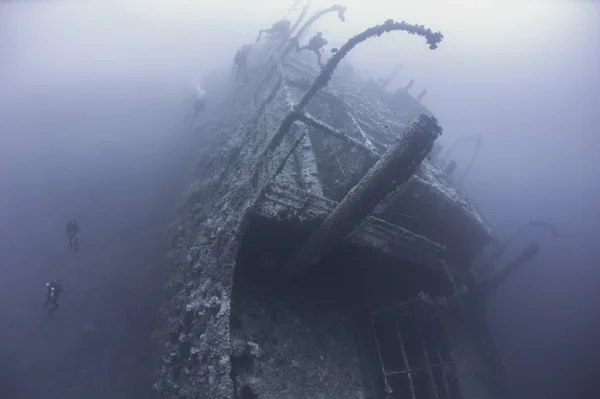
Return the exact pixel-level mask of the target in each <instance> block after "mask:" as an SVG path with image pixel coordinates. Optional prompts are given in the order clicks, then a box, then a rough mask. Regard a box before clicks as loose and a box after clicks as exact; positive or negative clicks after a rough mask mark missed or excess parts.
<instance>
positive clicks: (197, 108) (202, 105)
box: [184, 84, 206, 124]
mask: <svg viewBox="0 0 600 399" xmlns="http://www.w3.org/2000/svg"><path fill="white" fill-rule="evenodd" d="M195 96H196V99H195V101H194V112H192V113H191V114H188V115H187V116H186V117H185V121H184V122H186V123H187V121H188V120H190V119H191V121H190V124H192V123H194V121H195V120H196V118H197V117H198V115H199V114H200V113H201V112H204V110H205V109H206V92H205V91H204V90H203V89H202V87H200V85H199V84H197V85H196V93H195Z"/></svg>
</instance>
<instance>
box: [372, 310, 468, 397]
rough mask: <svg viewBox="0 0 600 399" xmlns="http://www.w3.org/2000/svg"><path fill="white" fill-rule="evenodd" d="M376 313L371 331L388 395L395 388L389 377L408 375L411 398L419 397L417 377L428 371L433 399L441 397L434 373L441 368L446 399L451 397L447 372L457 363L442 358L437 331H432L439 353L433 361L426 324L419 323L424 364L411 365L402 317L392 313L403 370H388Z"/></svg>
mask: <svg viewBox="0 0 600 399" xmlns="http://www.w3.org/2000/svg"><path fill="white" fill-rule="evenodd" d="M374 315H375V314H373V313H372V314H371V315H370V317H369V318H370V324H371V332H372V334H373V339H374V342H375V349H376V351H377V356H378V359H379V362H380V369H381V373H382V378H383V384H384V389H385V392H386V394H387V395H388V397H389V396H391V395H392V394H393V390H392V387H391V384H390V382H389V381H388V378H389V377H394V376H400V375H406V379H407V382H408V387H409V391H410V395H411V399H419V398H418V397H417V390H416V384H415V377H416V376H417V375H420V374H421V373H427V376H428V377H429V378H428V386H429V388H430V390H431V394H432V399H439V398H440V394H439V391H438V387H437V383H436V381H435V375H434V373H433V370H434V369H439V370H440V371H441V380H442V381H441V382H442V384H443V386H444V393H445V395H444V399H451V393H450V384H449V382H448V377H447V373H448V370H449V369H454V368H455V366H456V365H455V362H454V361H453V360H444V359H443V358H442V355H441V352H440V348H439V345H438V342H437V340H436V338H435V332H433V331H432V334H431V337H432V344H433V348H432V349H433V350H434V352H435V353H436V355H437V362H436V363H431V360H430V352H429V349H428V348H427V344H426V341H425V338H424V336H425V328H424V325H422V324H420V325H418V329H417V331H418V333H419V334H418V339H419V342H420V346H421V350H420V353H421V358H422V360H423V364H424V365H423V366H414V365H411V363H410V361H409V358H408V355H407V350H406V344H405V342H404V337H403V335H402V332H401V327H400V319H399V317H398V316H396V315H392V316H391V317H392V319H391V321H393V323H391V325H392V326H393V328H394V334H393V335H394V336H395V337H396V340H397V342H398V344H399V347H400V353H401V355H402V363H403V368H402V369H401V370H388V369H387V368H386V366H385V362H384V360H383V359H384V358H383V354H382V347H381V342H380V339H379V336H378V333H377V329H376V328H375V322H374Z"/></svg>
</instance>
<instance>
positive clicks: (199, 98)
mask: <svg viewBox="0 0 600 399" xmlns="http://www.w3.org/2000/svg"><path fill="white" fill-rule="evenodd" d="M291 26H292V24H291V21H289V20H287V19H282V20H280V21H277V22H275V23H274V24H273V25H272V26H271V27H270V28H269V29H262V30H261V31H260V32H259V35H258V38H257V39H256V41H257V42H258V41H260V39H261V37H262V35H263V34H266V36H267V37H268V38H269V39H270V40H273V39H274V40H282V39H284V38H287V37H288V35H289V33H290V30H291ZM325 45H327V40H325V38H323V34H322V33H321V32H317V33H316V34H315V35H314V36H313V37H312V38H311V39H310V40H309V41H308V44H306V45H305V46H302V47H300V46H299V45H298V43H295V48H296V50H297V51H298V52H300V51H304V50H309V51H312V52H313V53H315V54H316V55H317V62H318V63H319V65H322V64H321V52H322V51H323V47H324V46H325ZM251 51H252V44H245V45H244V46H242V47H241V48H240V49H239V50H238V51H237V52H236V54H235V58H234V61H233V70H232V72H233V73H234V74H235V79H236V80H237V79H238V77H239V76H240V75H241V76H243V77H244V81H245V82H246V81H247V79H248V72H247V70H246V64H247V61H248V55H249V54H250V52H251ZM193 108H194V110H193V112H192V113H191V114H189V115H187V116H186V117H185V122H190V121H191V123H193V122H194V120H195V119H196V118H197V117H198V115H199V114H201V113H203V112H204V111H205V110H206V92H205V91H204V90H203V89H202V87H201V86H200V85H196V92H195V102H194V107H193ZM80 230H81V229H80V228H79V225H78V224H77V222H76V221H75V220H70V221H69V222H68V223H67V236H68V238H69V248H70V250H71V251H74V252H75V253H78V245H77V242H78V239H79V232H80ZM62 291H63V289H62V281H61V280H51V281H49V282H47V283H46V302H45V303H44V306H43V308H44V309H47V307H48V305H51V307H50V308H49V310H48V314H51V313H52V312H54V311H55V310H57V309H58V308H59V307H60V305H59V304H58V298H59V297H60V294H61V292H62Z"/></svg>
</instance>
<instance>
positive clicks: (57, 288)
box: [44, 280, 62, 314]
mask: <svg viewBox="0 0 600 399" xmlns="http://www.w3.org/2000/svg"><path fill="white" fill-rule="evenodd" d="M61 292H62V282H61V281H60V280H52V281H50V282H47V283H46V302H45V303H44V309H45V308H46V306H48V304H52V308H51V309H50V310H49V311H48V314H51V313H52V312H54V311H55V310H56V309H58V308H59V307H60V305H59V304H58V297H59V296H60V293H61Z"/></svg>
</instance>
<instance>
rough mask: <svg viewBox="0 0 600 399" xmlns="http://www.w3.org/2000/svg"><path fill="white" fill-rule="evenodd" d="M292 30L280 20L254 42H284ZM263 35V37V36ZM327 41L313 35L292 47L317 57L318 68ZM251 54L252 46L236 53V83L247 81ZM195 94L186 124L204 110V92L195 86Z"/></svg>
mask: <svg viewBox="0 0 600 399" xmlns="http://www.w3.org/2000/svg"><path fill="white" fill-rule="evenodd" d="M291 29H292V22H291V21H290V20H288V19H282V20H279V21H277V22H275V23H274V24H273V25H272V26H271V27H270V28H268V29H261V30H260V32H259V33H258V38H257V39H256V42H257V43H258V42H259V41H260V40H261V38H264V39H266V40H268V41H273V42H280V41H282V40H286V39H287V38H288V37H289V34H290V33H291ZM263 34H264V36H263ZM327 43H328V42H327V40H326V39H325V38H324V37H323V33H322V32H317V33H315V34H314V35H313V36H312V37H311V38H310V40H309V41H308V43H307V44H306V45H304V46H300V45H299V43H298V41H295V43H294V47H295V49H296V51H298V52H301V51H305V50H308V51H312V52H313V53H314V54H316V56H317V63H318V64H319V66H321V67H322V66H323V64H322V62H321V59H322V53H323V52H324V47H325V46H326V45H327ZM331 51H332V52H335V51H336V49H332V50H331ZM251 52H252V44H251V43H249V44H245V45H243V46H242V47H241V48H240V49H239V50H237V52H236V53H235V57H234V59H233V68H232V74H233V75H234V80H235V81H237V80H238V79H239V78H240V77H243V79H244V82H247V81H248V71H247V69H246V66H247V63H248V56H249V55H250V53H251ZM195 90H196V93H195V102H194V106H193V111H192V112H191V113H190V114H188V115H187V116H186V117H185V122H186V123H194V121H195V120H196V118H197V117H198V115H200V114H202V113H204V112H205V110H206V92H205V91H204V89H202V87H201V86H200V85H199V84H196V88H195Z"/></svg>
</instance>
